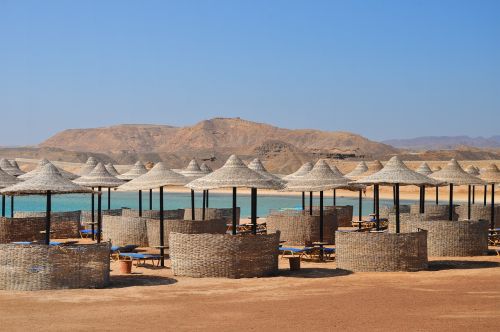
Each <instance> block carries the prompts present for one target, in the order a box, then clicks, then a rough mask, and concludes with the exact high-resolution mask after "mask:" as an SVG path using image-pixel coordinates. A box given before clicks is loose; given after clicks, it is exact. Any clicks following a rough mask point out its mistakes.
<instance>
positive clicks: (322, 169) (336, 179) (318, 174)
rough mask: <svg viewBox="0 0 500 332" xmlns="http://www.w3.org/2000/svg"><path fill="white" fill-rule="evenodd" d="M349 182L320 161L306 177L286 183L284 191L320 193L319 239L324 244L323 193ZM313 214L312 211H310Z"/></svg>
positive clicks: (323, 161)
mask: <svg viewBox="0 0 500 332" xmlns="http://www.w3.org/2000/svg"><path fill="white" fill-rule="evenodd" d="M348 184H349V180H348V179H347V178H345V177H343V176H341V175H339V174H336V173H335V172H333V171H332V169H331V168H330V166H328V164H327V163H326V161H325V160H324V159H320V160H318V162H316V164H315V165H314V167H313V169H312V170H311V171H310V172H309V173H307V174H306V175H304V176H302V177H299V178H295V179H292V180H290V181H288V182H287V183H286V186H285V188H284V189H283V190H284V191H309V192H314V191H319V238H320V242H323V214H324V212H323V192H324V191H326V190H331V189H335V188H340V187H347V186H348ZM310 213H312V210H311V211H310Z"/></svg>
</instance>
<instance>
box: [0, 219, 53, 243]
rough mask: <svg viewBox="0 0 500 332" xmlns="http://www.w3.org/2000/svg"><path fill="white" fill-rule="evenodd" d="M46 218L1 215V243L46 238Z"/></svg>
mask: <svg viewBox="0 0 500 332" xmlns="http://www.w3.org/2000/svg"><path fill="white" fill-rule="evenodd" d="M44 230H45V218H38V217H29V218H5V217H0V243H10V242H16V241H30V242H31V241H42V240H43V239H44V238H45V235H44V234H41V233H40V232H41V231H44Z"/></svg>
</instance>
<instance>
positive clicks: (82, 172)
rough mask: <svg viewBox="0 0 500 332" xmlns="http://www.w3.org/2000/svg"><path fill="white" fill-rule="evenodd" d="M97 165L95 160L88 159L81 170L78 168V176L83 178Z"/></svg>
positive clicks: (92, 158)
mask: <svg viewBox="0 0 500 332" xmlns="http://www.w3.org/2000/svg"><path fill="white" fill-rule="evenodd" d="M97 163H98V161H97V159H96V158H94V157H89V159H87V162H86V163H85V165H83V166H82V168H80V171H79V172H78V175H80V176H84V175H87V174H89V173H90V172H92V171H93V170H94V168H95V167H96V166H97Z"/></svg>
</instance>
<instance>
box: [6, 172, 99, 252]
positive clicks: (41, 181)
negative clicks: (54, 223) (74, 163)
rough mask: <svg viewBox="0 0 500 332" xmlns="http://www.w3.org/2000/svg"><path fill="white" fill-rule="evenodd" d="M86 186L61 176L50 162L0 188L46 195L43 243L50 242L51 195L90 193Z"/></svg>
mask: <svg viewBox="0 0 500 332" xmlns="http://www.w3.org/2000/svg"><path fill="white" fill-rule="evenodd" d="M90 192H91V190H90V189H88V188H84V187H81V186H79V185H77V184H76V183H73V182H71V181H70V180H68V179H65V178H63V177H62V176H61V174H60V173H59V171H58V170H57V168H56V167H55V166H54V165H52V164H50V163H49V164H47V165H45V166H43V168H42V169H41V170H40V172H39V173H38V174H37V175H36V176H35V177H33V178H31V179H29V180H26V181H24V182H20V183H17V184H15V185H13V186H10V187H7V188H5V189H2V190H0V193H2V194H6V195H46V196H47V208H46V222H45V244H47V245H48V244H49V243H50V212H51V209H52V195H54V194H55V195H57V194H73V193H90Z"/></svg>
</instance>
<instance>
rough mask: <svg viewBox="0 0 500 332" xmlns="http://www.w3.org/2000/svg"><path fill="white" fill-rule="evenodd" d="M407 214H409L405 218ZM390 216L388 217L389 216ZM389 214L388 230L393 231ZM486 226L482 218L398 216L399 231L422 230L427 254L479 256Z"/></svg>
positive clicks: (485, 239)
mask: <svg viewBox="0 0 500 332" xmlns="http://www.w3.org/2000/svg"><path fill="white" fill-rule="evenodd" d="M407 216H409V217H408V218H407ZM391 217H392V216H391ZM393 220H394V219H393V217H392V218H391V222H390V224H389V231H391V232H394V230H395V226H394V222H393ZM488 225H489V222H488V221H486V220H480V221H471V220H459V221H456V220H454V221H449V220H419V219H418V215H405V216H404V218H401V222H400V228H401V231H402V232H409V231H416V230H417V229H419V228H420V229H425V230H426V231H428V235H427V250H428V254H429V256H437V257H443V256H452V257H465V256H481V255H484V254H486V253H487V251H488Z"/></svg>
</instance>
